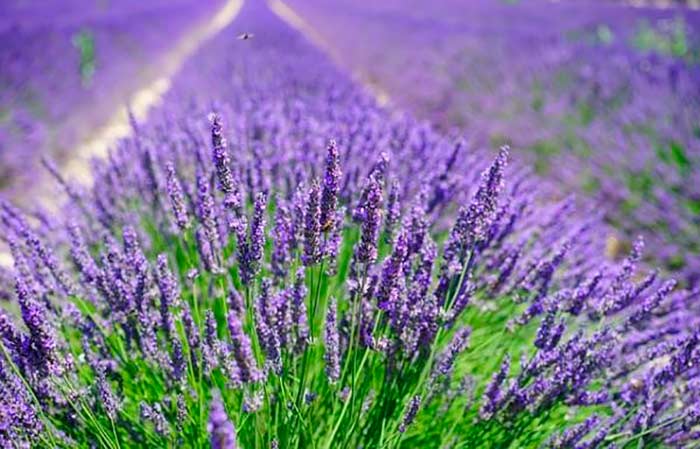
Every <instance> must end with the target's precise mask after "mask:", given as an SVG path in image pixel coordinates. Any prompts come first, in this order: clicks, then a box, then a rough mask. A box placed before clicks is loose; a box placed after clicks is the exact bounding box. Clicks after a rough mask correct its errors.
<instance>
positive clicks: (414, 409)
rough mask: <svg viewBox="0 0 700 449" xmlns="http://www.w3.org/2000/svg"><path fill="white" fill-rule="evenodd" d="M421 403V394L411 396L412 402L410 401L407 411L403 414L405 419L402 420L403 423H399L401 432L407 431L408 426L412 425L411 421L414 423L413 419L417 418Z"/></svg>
mask: <svg viewBox="0 0 700 449" xmlns="http://www.w3.org/2000/svg"><path fill="white" fill-rule="evenodd" d="M420 404H421V397H420V395H415V396H413V397H412V398H411V402H409V403H408V407H407V408H406V413H404V415H403V420H402V421H401V424H399V432H401V433H404V432H406V429H407V428H408V426H410V425H411V423H413V420H414V419H416V415H417V414H418V410H419V409H420Z"/></svg>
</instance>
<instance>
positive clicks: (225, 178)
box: [209, 113, 241, 211]
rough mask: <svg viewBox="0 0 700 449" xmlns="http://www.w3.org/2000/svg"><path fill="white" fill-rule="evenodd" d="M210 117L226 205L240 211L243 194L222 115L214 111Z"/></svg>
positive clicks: (218, 170)
mask: <svg viewBox="0 0 700 449" xmlns="http://www.w3.org/2000/svg"><path fill="white" fill-rule="evenodd" d="M209 119H210V120H211V143H212V147H213V148H214V154H213V159H214V167H215V168H216V176H217V178H218V179H219V188H220V189H221V191H222V192H223V194H224V206H226V208H228V209H232V210H235V211H239V210H240V208H241V196H240V193H239V192H238V188H237V182H236V180H235V178H234V177H233V173H232V172H231V167H230V163H231V161H230V159H229V155H228V150H227V143H226V138H225V137H224V136H223V130H222V128H223V126H222V123H221V117H220V116H219V115H218V114H215V113H212V114H211V115H210V117H209Z"/></svg>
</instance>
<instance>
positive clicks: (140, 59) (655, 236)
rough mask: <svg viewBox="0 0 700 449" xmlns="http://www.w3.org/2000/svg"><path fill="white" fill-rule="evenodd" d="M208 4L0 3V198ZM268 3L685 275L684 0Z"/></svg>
mask: <svg viewBox="0 0 700 449" xmlns="http://www.w3.org/2000/svg"><path fill="white" fill-rule="evenodd" d="M258 1H262V0H258ZM225 3H226V2H225V1H224V0H209V1H201V0H199V1H196V0H119V1H117V0H92V1H88V0H61V1H59V0H43V1H38V0H37V1H30V0H3V1H2V2H0V191H4V194H5V195H6V196H8V195H9V196H12V197H15V198H20V197H21V196H22V194H23V193H26V192H28V191H31V190H28V188H29V187H31V186H33V185H34V184H36V182H37V179H38V177H39V176H41V175H40V174H39V173H43V171H41V170H39V168H38V167H39V163H38V161H39V159H40V158H41V156H43V155H47V156H49V157H50V158H51V159H52V160H54V161H56V162H57V163H58V165H59V166H61V165H65V164H67V163H70V160H71V157H73V156H74V155H75V152H76V148H79V147H80V146H81V145H82V146H85V142H91V140H90V139H91V138H93V137H94V135H95V134H96V133H98V132H99V130H100V129H101V128H102V127H103V126H105V124H106V123H108V122H109V120H110V117H112V116H113V114H114V111H115V110H117V109H119V108H123V107H124V105H125V104H129V102H130V101H131V100H133V95H134V93H136V92H138V90H139V89H141V88H142V87H143V86H144V85H148V83H150V82H152V81H153V80H154V79H156V78H157V77H159V76H161V73H160V71H159V69H161V68H162V66H163V65H164V64H166V63H167V58H168V55H169V52H171V51H172V49H173V48H174V47H175V46H176V45H177V43H178V42H180V41H182V40H187V39H188V36H190V35H191V33H193V32H194V31H193V30H195V29H196V28H197V27H198V26H201V24H203V23H207V22H208V21H211V20H212V17H214V16H215V15H216V13H217V11H219V10H220V9H221V8H222V7H223V6H224V4H225ZM270 3H271V5H272V6H273V9H275V10H277V11H286V12H287V15H288V16H290V17H291V16H293V17H295V20H296V21H297V22H299V23H297V25H298V26H300V27H301V28H300V29H301V32H303V33H306V34H308V37H310V38H313V40H314V41H315V42H316V43H318V44H319V45H322V46H323V48H324V49H325V50H326V51H327V52H328V54H329V56H330V57H332V58H333V59H334V60H335V62H336V63H337V64H339V65H340V66H342V67H343V68H345V69H346V70H347V71H348V72H350V73H352V74H353V75H354V76H355V78H356V79H357V80H358V82H360V83H363V84H364V85H365V86H366V87H367V88H368V89H369V90H370V91H373V92H374V93H375V94H376V97H377V98H378V101H381V102H387V103H388V105H389V107H391V108H395V109H397V110H399V111H406V112H408V113H410V114H413V115H415V116H417V117H419V118H421V119H423V120H426V121H427V122H429V123H431V124H432V125H433V126H436V127H438V128H439V129H441V130H443V131H444V132H455V131H454V130H459V131H458V132H460V133H463V134H465V135H466V136H467V138H468V144H469V145H470V146H471V147H473V148H477V147H479V148H494V149H495V148H497V147H498V146H500V145H502V144H505V143H507V144H510V145H512V146H513V152H514V155H515V157H516V158H518V159H520V160H523V161H527V162H528V163H529V164H530V166H531V167H532V170H533V171H534V172H536V173H537V174H539V175H540V176H542V178H543V179H546V180H547V181H548V182H550V181H551V182H553V183H554V185H555V186H556V190H557V192H558V194H559V195H561V196H562V197H565V196H567V195H569V194H577V195H585V196H588V197H590V198H592V199H593V200H594V201H597V202H598V204H600V210H601V213H603V214H605V217H606V219H607V220H608V221H609V222H610V223H612V224H613V225H615V227H616V228H617V229H618V230H619V231H620V235H619V236H618V237H615V238H611V241H610V242H609V247H610V251H611V252H612V253H613V254H615V253H617V252H620V253H621V252H622V251H623V250H625V249H626V248H628V247H629V242H630V241H631V240H632V239H633V238H634V236H636V235H638V234H641V235H644V236H645V238H646V240H647V243H648V245H650V246H651V248H652V250H651V251H650V252H651V253H653V254H654V258H655V260H654V262H655V263H659V264H660V265H661V266H663V267H664V268H666V269H668V270H670V271H674V272H677V273H680V276H681V277H682V278H683V279H684V280H685V281H686V282H687V283H688V284H690V285H696V284H698V282H700V170H698V166H700V12H698V11H697V8H698V7H699V6H700V2H699V1H641V0H636V1H613V0H598V1H590V0H589V1H584V0H580V1H579V0H569V1H564V0H562V1H546V0H520V1H517V0H439V1H430V2H427V1H419V0H382V1H374V0H333V1H329V0H284V1H283V2H280V1H278V0H274V1H271V2H270ZM280 5H281V6H280ZM288 18H289V17H288ZM300 24H301V25H300ZM23 201H26V200H23Z"/></svg>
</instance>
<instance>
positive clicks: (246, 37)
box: [238, 33, 254, 41]
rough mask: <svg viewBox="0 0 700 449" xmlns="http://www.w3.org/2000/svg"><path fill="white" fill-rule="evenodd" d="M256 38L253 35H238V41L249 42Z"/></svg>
mask: <svg viewBox="0 0 700 449" xmlns="http://www.w3.org/2000/svg"><path fill="white" fill-rule="evenodd" d="M253 36H254V34H253V33H241V34H239V35H238V39H240V40H242V41H247V40H248V39H252V38H253Z"/></svg>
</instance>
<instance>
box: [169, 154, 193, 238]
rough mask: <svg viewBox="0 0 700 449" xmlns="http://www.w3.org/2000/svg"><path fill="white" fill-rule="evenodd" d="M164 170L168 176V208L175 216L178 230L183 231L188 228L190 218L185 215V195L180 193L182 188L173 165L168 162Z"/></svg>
mask: <svg viewBox="0 0 700 449" xmlns="http://www.w3.org/2000/svg"><path fill="white" fill-rule="evenodd" d="M165 170H166V173H167V176H168V180H167V183H168V185H167V188H168V197H169V198H170V206H171V207H172V210H173V215H174V216H175V223H176V224H177V227H178V228H180V230H182V231H184V230H186V229H187V228H189V226H190V217H189V216H188V214H187V205H186V203H185V195H184V194H183V193H182V186H181V185H180V181H179V180H178V179H177V173H176V172H175V165H174V164H173V163H172V162H168V163H167V164H166V165H165Z"/></svg>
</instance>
